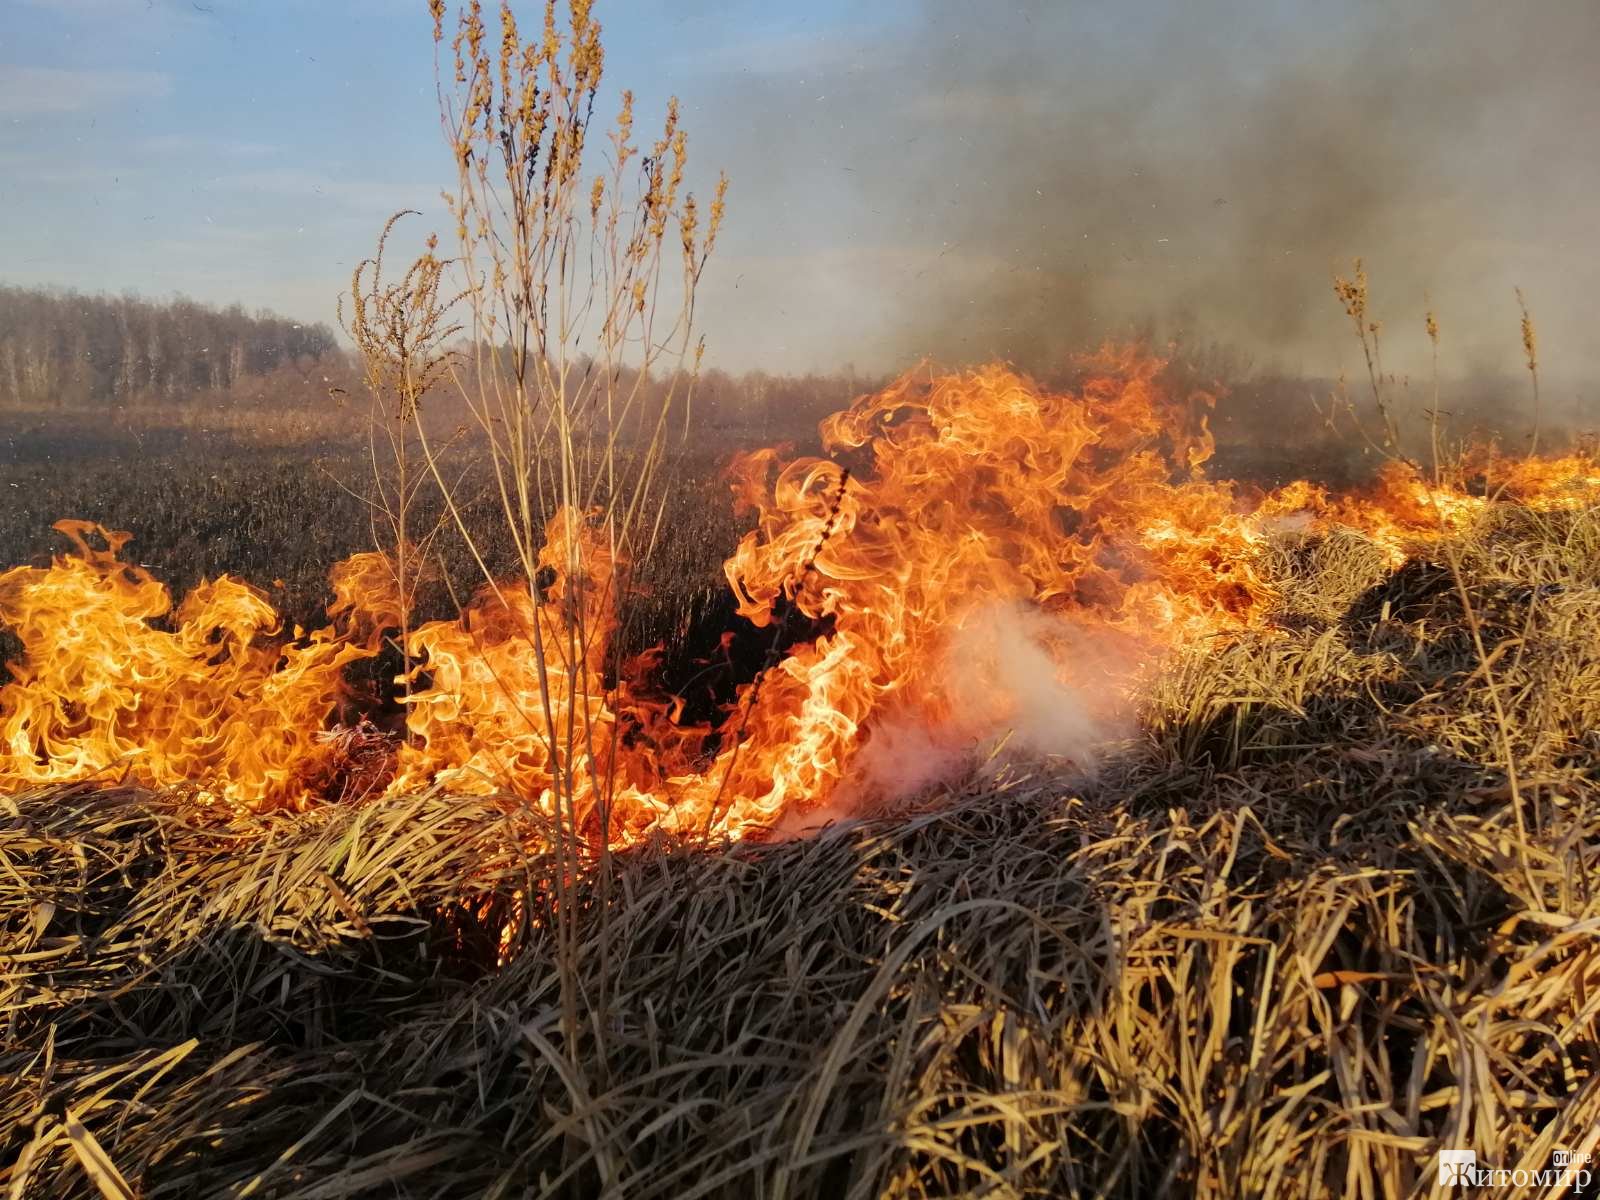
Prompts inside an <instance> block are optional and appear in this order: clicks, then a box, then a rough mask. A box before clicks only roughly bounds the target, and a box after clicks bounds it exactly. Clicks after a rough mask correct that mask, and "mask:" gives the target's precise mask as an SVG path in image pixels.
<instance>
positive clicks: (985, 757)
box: [779, 602, 1135, 834]
mask: <svg viewBox="0 0 1600 1200" xmlns="http://www.w3.org/2000/svg"><path fill="white" fill-rule="evenodd" d="M1134 665H1135V664H1134V663H1133V662H1131V661H1128V660H1127V659H1126V658H1125V657H1119V656H1118V654H1117V653H1115V652H1113V651H1111V650H1110V649H1108V647H1107V645H1106V641H1105V638H1104V637H1103V635H1102V636H1097V635H1096V634H1095V633H1094V632H1092V631H1090V630H1087V629H1085V628H1083V627H1082V626H1079V625H1077V624H1074V623H1073V622H1072V621H1071V620H1069V619H1068V618H1065V617H1061V616H1057V615H1054V614H1051V613H1047V612H1045V611H1043V610H1042V609H1039V608H1037V607H1034V606H1032V605H1027V604H1022V603H1016V602H1011V603H1001V604H993V605H986V606H983V607H981V608H979V609H975V610H972V611H970V612H968V614H967V615H966V617H965V618H964V619H963V620H962V622H961V624H960V626H959V627H958V628H956V629H954V630H952V631H951V634H950V636H949V638H948V639H947V640H946V642H945V645H944V649H943V652H942V654H941V656H940V661H939V664H938V668H937V670H936V671H934V672H933V673H932V675H931V678H932V680H933V681H934V682H933V683H932V685H931V686H930V688H928V689H927V693H926V694H923V695H908V696H905V697H903V698H902V700H901V701H900V703H899V704H897V705H896V707H895V708H894V709H893V710H891V711H889V712H883V713H880V714H878V715H877V716H875V717H874V718H873V720H872V723H871V724H870V726H869V727H868V734H867V741H866V744H865V745H864V746H863V747H862V749H861V753H860V754H859V755H858V756H857V757H856V760H855V763H854V771H853V774H852V776H851V778H849V779H847V780H846V781H845V783H844V785H843V786H841V787H840V788H839V789H838V791H837V792H836V793H835V796H834V799H833V801H832V802H831V803H830V804H828V805H827V806H825V807H824V808H821V809H813V810H811V811H810V812H806V813H801V814H795V815H793V816H791V817H790V818H789V819H787V820H786V821H785V822H784V823H783V824H782V825H781V826H780V827H779V832H780V833H785V834H803V833H807V832H814V831H816V830H817V829H819V828H821V827H822V826H824V825H826V824H828V823H829V822H831V821H837V820H840V819H845V818H849V817H853V816H860V815H863V814H864V813H865V812H867V811H869V810H871V809H873V808H876V807H880V806H885V805H888V806H892V805H895V804H897V803H899V802H903V801H905V800H908V799H911V798H914V797H916V796H918V795H921V794H925V793H926V792H928V791H930V790H931V789H933V788H935V787H937V786H938V785H940V784H943V783H949V782H953V781H956V780H959V779H961V778H963V777H964V776H966V775H968V774H970V773H972V772H973V771H975V770H986V771H992V770H995V769H998V768H999V767H1001V766H1005V765H1015V764H1019V763H1023V762H1037V761H1041V760H1043V761H1047V762H1048V763H1049V765H1050V766H1051V767H1052V769H1055V770H1057V771H1059V772H1061V773H1062V774H1063V775H1064V776H1067V777H1077V778H1080V779H1082V778H1086V777H1089V776H1092V775H1093V774H1094V772H1095V769H1096V767H1097V766H1098V763H1099V758H1100V754H1101V753H1102V752H1103V749H1104V747H1105V746H1106V745H1107V744H1108V743H1109V742H1111V741H1113V740H1114V739H1116V738H1118V737H1120V736H1122V735H1123V734H1124V733H1125V732H1126V726H1127V717H1126V700H1125V697H1126V688H1127V683H1128V681H1129V679H1130V678H1131V676H1132V672H1133V668H1134ZM930 710H932V711H937V712H942V713H944V714H945V715H944V716H942V717H939V718H932V717H930V715H929V714H930Z"/></svg>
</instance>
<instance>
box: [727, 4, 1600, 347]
mask: <svg viewBox="0 0 1600 1200" xmlns="http://www.w3.org/2000/svg"><path fill="white" fill-rule="evenodd" d="M914 11H915V16H914V19H913V20H912V21H911V22H910V24H909V25H908V24H893V23H889V24H883V25H879V26H871V27H866V28H859V29H854V30H843V31H835V32H832V33H831V34H828V35H824V34H822V33H820V32H819V33H817V34H816V35H814V36H813V37H811V38H810V39H809V40H807V39H804V38H802V39H799V40H798V41H796V40H794V39H791V40H790V41H789V42H787V43H785V44H784V46H783V47H780V48H778V49H770V48H769V51H768V52H767V53H766V55H765V56H757V55H754V54H752V55H751V56H750V58H749V60H748V61H747V62H746V63H745V66H744V69H743V70H740V71H738V72H735V73H733V77H732V78H729V79H725V81H724V82H723V84H722V85H721V86H720V87H719V88H718V89H717V91H716V92H715V94H714V95H713V96H712V97H711V99H710V100H709V104H711V105H715V106H716V109H717V111H720V112H724V113H735V114H737V119H738V122H739V128H740V129H741V130H743V131H744V132H743V133H741V134H735V135H729V134H728V133H727V131H723V132H722V133H719V135H718V138H719V141H718V144H717V145H715V146H714V147H713V148H712V149H711V150H710V151H708V154H709V155H710V156H711V157H716V156H717V155H719V154H724V155H728V156H729V157H728V165H729V168H730V171H731V173H732V174H733V176H734V179H735V185H736V188H737V193H736V195H737V197H738V199H739V203H740V204H741V205H742V206H744V209H743V211H745V212H746V213H749V214H752V215H749V216H748V217H746V218H743V219H745V220H747V221H748V222H749V229H750V230H751V231H752V236H753V237H754V238H755V239H756V241H757V243H758V244H750V243H749V242H748V241H747V242H742V243H741V244H740V246H739V247H738V248H737V249H736V251H735V258H736V261H735V262H734V263H733V264H724V265H723V268H721V269H723V270H725V271H727V272H730V273H736V274H737V276H738V278H739V279H740V281H741V288H742V290H741V294H740V297H739V298H738V300H737V302H736V303H737V304H738V305H739V306H740V308H741V310H742V311H743V312H744V313H745V314H747V319H748V320H750V321H757V320H765V321H767V322H770V323H771V324H772V325H773V326H774V328H769V329H768V330H766V331H765V332H763V331H762V330H759V329H751V330H750V332H749V333H748V335H747V336H745V337H743V338H742V339H741V345H742V346H743V347H744V348H745V349H754V348H756V347H758V346H760V345H762V344H763V343H766V344H768V345H773V344H774V343H777V344H776V346H775V357H776V358H777V359H778V360H779V361H782V360H783V359H784V358H785V356H786V355H787V356H788V357H789V358H790V359H792V358H793V356H794V349H795V344H796V342H797V341H799V340H800V339H802V338H804V337H805V336H806V331H807V330H813V331H814V345H813V346H812V349H811V358H812V360H813V361H814V362H817V363H819V364H820V365H824V366H828V365H836V363H837V362H838V361H841V360H843V359H845V358H851V359H854V360H856V361H857V362H858V363H861V364H863V365H868V364H873V365H875V364H881V365H884V366H888V367H894V366H898V365H903V364H904V363H906V362H907V361H908V360H910V359H914V358H916V357H919V356H921V355H924V354H928V355H932V356H933V357H935V358H936V359H938V360H940V361H944V362H964V361H972V360H978V359H986V358H990V357H996V356H998V357H1002V358H1006V359H1010V360H1012V361H1014V362H1016V363H1018V364H1020V365H1022V366H1024V367H1026V368H1029V369H1033V370H1043V371H1048V370H1050V369H1052V368H1053V367H1055V366H1056V365H1058V364H1059V363H1060V362H1061V361H1062V360H1063V359H1064V358H1065V356H1066V355H1067V354H1069V353H1070V352H1072V351H1074V350H1076V349H1079V348H1081V347H1082V346H1083V345H1084V344H1085V343H1086V342H1097V341H1099V340H1101V339H1103V338H1105V337H1107V336H1117V335H1123V334H1127V333H1129V332H1137V331H1141V330H1143V331H1151V332H1154V333H1156V334H1157V335H1159V336H1183V337H1185V338H1189V339H1196V338H1205V339H1220V340H1223V341H1226V342H1228V343H1231V344H1235V345H1239V346H1242V347H1244V348H1246V349H1247V350H1248V352H1249V353H1250V354H1251V355H1252V356H1253V357H1254V358H1255V360H1256V361H1257V362H1258V363H1266V364H1271V365H1273V366H1275V367H1278V368H1280V369H1289V370H1302V371H1306V372H1311V373H1321V374H1324V375H1331V374H1333V373H1334V372H1336V371H1337V370H1338V369H1340V368H1341V367H1353V366H1356V365H1358V364H1359V353H1360V352H1359V349H1358V348H1356V347H1355V345H1354V342H1353V340H1351V338H1350V331H1349V328H1348V324H1347V322H1346V318H1345V316H1344V314H1343V312H1342V311H1341V310H1340V309H1339V308H1338V307H1337V305H1336V303H1335V301H1334V299H1333V296H1332V291H1331V288H1330V286H1329V284H1330V277H1331V273H1332V271H1333V270H1334V269H1336V268H1339V267H1343V268H1346V269H1347V268H1348V264H1349V261H1350V259H1351V258H1353V257H1354V256H1356V255H1362V256H1364V257H1365V259H1366V260H1367V263H1368V266H1369V269H1370V271H1371V273H1372V276H1373V284H1374V303H1375V310H1376V313H1375V315H1377V316H1379V317H1380V318H1383V319H1385V320H1387V321H1388V322H1389V326H1390V333H1389V334H1388V340H1389V343H1390V345H1391V346H1393V347H1394V350H1393V354H1394V358H1393V359H1392V360H1391V361H1390V364H1389V365H1392V366H1397V367H1400V368H1402V369H1406V368H1410V367H1417V368H1419V369H1420V367H1421V365H1422V363H1423V362H1424V361H1425V359H1426V354H1425V350H1426V347H1425V341H1424V338H1423V334H1422V314H1423V311H1424V308H1425V307H1426V306H1427V305H1428V304H1429V303H1430V302H1431V304H1432V306H1433V307H1434V308H1435V309H1436V310H1437V312H1438V314H1439V318H1440V322H1441V325H1442V326H1443V329H1444V339H1445V361H1446V365H1447V369H1452V370H1455V371H1458V372H1461V373H1470V372H1477V371H1481V370H1485V369H1493V370H1496V371H1506V370H1507V369H1508V368H1512V367H1514V365H1515V363H1516V355H1517V350H1518V332H1517V310H1516V306H1515V301H1514V298H1513V295H1512V287H1513V285H1514V284H1519V283H1520V284H1521V285H1522V286H1523V287H1524V288H1525V290H1526V291H1527V292H1528V294H1529V296H1530V299H1531V301H1532V302H1533V304H1534V307H1535V312H1536V316H1537V317H1538V319H1539V321H1540V324H1541V333H1542V341H1543V344H1544V346H1545V347H1546V350H1547V354H1546V360H1547V363H1546V365H1547V366H1552V365H1553V366H1554V368H1555V371H1556V373H1557V374H1561V373H1563V372H1565V373H1566V374H1568V375H1569V376H1571V375H1577V374H1588V373H1589V372H1592V371H1593V370H1594V368H1595V367H1596V366H1597V365H1600V354H1597V351H1596V348H1595V346H1594V345H1593V344H1592V339H1591V338H1590V337H1589V336H1588V331H1587V329H1586V328H1585V321H1586V316H1585V313H1586V311H1587V309H1588V306H1589V305H1588V297H1589V296H1592V295H1593V294H1594V291H1595V288H1596V286H1597V285H1600V254H1597V253H1596V250H1595V244H1594V241H1593V231H1592V228H1591V227H1590V226H1591V224H1592V221H1591V218H1590V216H1589V213H1590V212H1591V211H1592V206H1593V196H1594V194H1595V191H1596V183H1597V182H1600V178H1597V176H1600V172H1597V169H1596V160H1595V158H1594V156H1593V155H1592V154H1590V153H1589V152H1588V151H1587V149H1586V146H1587V143H1588V140H1589V139H1590V137H1591V136H1592V134H1591V132H1590V131H1592V129H1593V128H1595V127H1596V124H1597V122H1600V83H1596V82H1595V80H1596V78H1597V77H1600V75H1597V73H1596V72H1594V70H1593V61H1594V57H1595V52H1596V50H1597V49H1600V6H1597V5H1595V4H1594V3H1593V0H1546V2H1544V3H1540V4H1537V5H1527V6H1509V5H1505V4H1500V3H1494V2H1492V0H1424V2H1422V3H1417V4H1410V5H1385V4H1378V3H1358V4H1355V5H1313V4H1310V3H1291V4H1286V5H1272V6H1266V5H1261V4H1257V3H1246V2H1244V0H1202V2H1198V3H1183V2H1179V0H1136V2H1134V3H1130V4H1126V5H1117V6H1109V5H1091V4H1086V3H1060V2H1047V0H1021V2H1016V0H1012V2H1008V3H1005V4H970V3H965V2H958V0H928V2H926V3H923V4H920V5H919V6H917V8H916V9H915V10H914ZM730 136H731V140H729V139H730ZM730 152H731V153H730ZM763 271H778V272H779V273H780V275H781V278H780V279H779V280H778V281H777V282H775V283H774V284H772V285H771V286H772V290H771V291H770V292H762V291H761V290H760V289H761V287H762V284H761V283H760V281H759V278H760V274H761V272H763ZM719 286H720V285H719ZM708 303H710V304H711V306H712V308H713V310H714V311H725V309H726V306H727V303H728V301H727V299H726V298H725V297H715V296H714V297H712V298H711V299H710V300H709V301H708ZM719 306H721V307H719ZM780 314H781V315H780Z"/></svg>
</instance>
